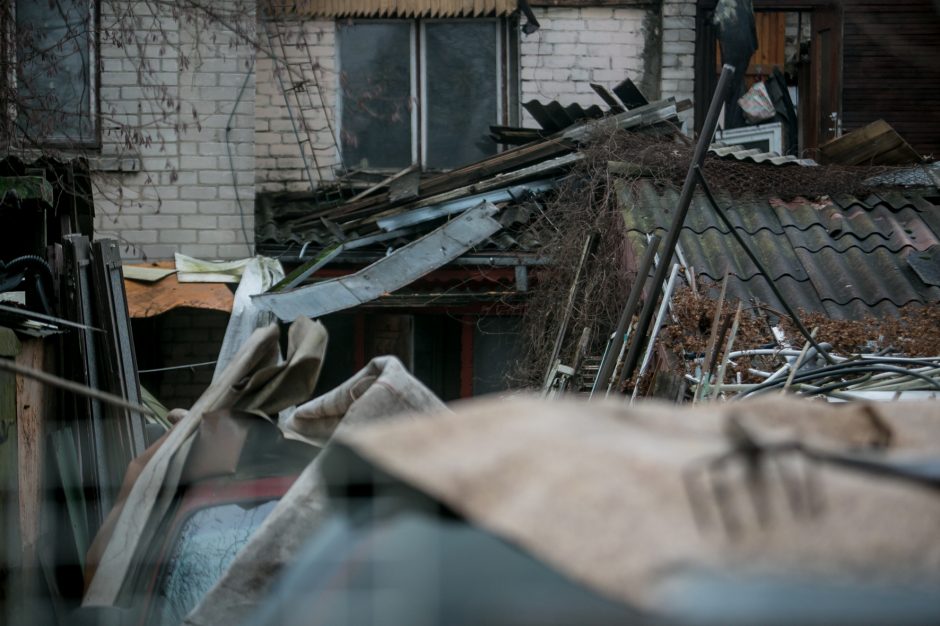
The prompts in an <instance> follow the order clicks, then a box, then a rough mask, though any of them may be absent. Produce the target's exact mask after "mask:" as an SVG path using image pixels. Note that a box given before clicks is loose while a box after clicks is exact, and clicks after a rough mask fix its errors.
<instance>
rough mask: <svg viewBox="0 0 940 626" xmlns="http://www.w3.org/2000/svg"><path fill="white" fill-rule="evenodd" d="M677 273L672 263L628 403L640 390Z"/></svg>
mask: <svg viewBox="0 0 940 626" xmlns="http://www.w3.org/2000/svg"><path fill="white" fill-rule="evenodd" d="M678 275H679V264H678V263H673V265H672V272H670V274H669V281H668V282H667V283H666V289H665V291H663V303H662V304H661V305H660V306H659V313H658V314H657V315H656V321H655V322H654V323H653V331H652V332H651V333H650V340H649V342H648V343H647V344H646V353H645V354H644V355H643V362H642V363H640V373H639V374H637V377H636V385H634V386H633V396H632V397H631V398H630V403H631V404H633V402H634V401H635V400H636V396H637V393H638V392H639V390H640V380H641V379H642V378H643V375H644V374H646V368H647V367H649V364H650V360H652V358H653V350H654V349H655V347H656V338H657V337H658V336H659V330H660V329H661V328H662V326H663V320H665V319H666V311H668V310H669V299H670V298H672V291H673V289H675V287H676V276H678Z"/></svg>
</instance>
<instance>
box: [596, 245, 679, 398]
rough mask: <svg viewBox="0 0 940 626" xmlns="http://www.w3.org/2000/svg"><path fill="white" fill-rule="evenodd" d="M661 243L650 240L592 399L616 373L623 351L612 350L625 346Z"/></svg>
mask: <svg viewBox="0 0 940 626" xmlns="http://www.w3.org/2000/svg"><path fill="white" fill-rule="evenodd" d="M661 241H662V237H660V236H659V235H653V238H652V239H650V240H649V242H648V243H647V245H646V252H644V253H643V258H642V259H641V260H640V269H639V271H637V274H636V280H634V281H633V287H631V288H630V295H629V296H628V297H627V304H626V305H625V306H624V307H623V311H622V312H621V313H620V320H619V321H618V322H617V328H616V330H614V336H613V338H612V339H611V342H610V344H609V346H608V349H607V352H605V353H604V359H603V361H602V362H601V366H600V368H599V369H598V370H597V378H596V379H594V389H592V390H591V397H592V398H593V397H594V392H595V391H597V389H598V385H603V386H602V387H601V389H606V388H607V386H608V381H609V380H610V377H611V375H612V374H613V373H614V369H615V367H616V365H617V360H618V359H619V357H620V354H619V353H620V352H621V350H611V349H610V348H611V347H613V346H614V345H617V343H618V342H619V343H620V344H621V345H623V335H624V333H625V332H627V325H628V324H629V323H630V320H631V319H633V314H634V312H635V311H636V305H637V304H638V303H639V302H640V295H641V294H642V293H643V287H644V286H645V285H646V281H647V279H648V278H649V273H650V268H652V266H653V259H654V258H655V257H656V251H657V250H659V244H660V242H661ZM605 395H606V394H605Z"/></svg>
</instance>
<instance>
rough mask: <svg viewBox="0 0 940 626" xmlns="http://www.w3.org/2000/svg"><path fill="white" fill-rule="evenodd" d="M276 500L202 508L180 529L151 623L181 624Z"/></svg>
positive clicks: (160, 584)
mask: <svg viewBox="0 0 940 626" xmlns="http://www.w3.org/2000/svg"><path fill="white" fill-rule="evenodd" d="M276 504H277V500H267V501H263V502H250V503H242V502H239V503H232V504H223V505H219V506H211V507H206V508H204V509H199V510H198V511H196V512H195V513H193V514H192V515H191V516H190V517H189V518H188V519H187V520H186V521H185V522H184V523H183V525H182V527H181V528H180V531H179V534H178V536H177V538H176V542H175V544H174V545H173V548H172V550H171V551H170V552H169V556H168V559H167V564H166V568H165V569H164V570H163V573H162V575H161V576H160V580H159V581H158V583H157V588H156V593H155V602H156V606H155V610H154V611H153V613H152V614H151V619H150V622H149V623H150V624H151V625H154V626H156V625H158V624H159V625H170V624H179V623H180V622H182V621H183V618H184V617H186V614H187V613H189V612H190V611H191V610H193V608H195V606H196V605H197V604H198V603H199V601H200V600H201V599H202V598H203V597H204V596H205V595H206V593H207V592H208V591H209V589H210V588H211V587H212V585H214V584H215V583H216V581H217V580H219V578H221V576H222V574H223V573H224V572H225V570H226V569H227V568H228V566H229V565H230V564H231V562H232V560H233V559H234V558H235V555H236V554H238V552H239V550H241V549H242V548H243V547H244V546H245V544H246V543H248V538H249V537H250V536H251V534H252V533H253V532H254V531H255V529H256V528H258V526H260V525H261V522H263V521H264V518H265V517H267V516H268V513H270V512H271V510H272V509H273V508H274V506H275V505H276Z"/></svg>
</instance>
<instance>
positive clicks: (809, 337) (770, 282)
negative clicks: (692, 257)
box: [694, 165, 835, 365]
mask: <svg viewBox="0 0 940 626" xmlns="http://www.w3.org/2000/svg"><path fill="white" fill-rule="evenodd" d="M694 169H695V175H696V176H697V177H698V182H699V184H700V185H701V186H702V191H704V192H705V197H706V198H708V202H709V204H711V205H712V209H713V210H714V211H715V214H716V215H717V216H718V217H719V219H721V221H722V222H723V223H724V225H725V226H726V227H727V228H728V230H729V231H730V232H731V236H732V237H734V239H735V241H737V242H738V245H740V246H741V248H743V249H744V252H745V253H746V254H747V256H748V257H749V258H750V259H751V261H753V262H754V265H755V266H756V267H757V271H759V272H760V273H761V276H763V277H764V279H765V280H766V281H767V284H768V285H769V286H770V290H771V291H773V292H774V295H775V296H776V297H777V300H779V301H780V304H781V305H782V306H783V308H784V310H785V311H786V312H787V315H789V316H790V319H792V320H793V323H794V324H795V325H796V327H797V329H798V330H799V331H800V334H801V335H803V337H804V338H805V339H806V341H808V342H809V344H810V345H811V346H813V348H815V349H816V352H818V353H819V354H821V355H822V356H823V358H824V359H826V363H829V364H830V365H832V364H834V363H835V361H834V360H833V359H832V357H831V356H829V352H827V351H826V350H824V349H823V348H822V346H820V345H819V343H818V342H817V341H816V339H815V338H814V337H813V336H812V334H811V333H810V332H809V329H808V328H806V326H805V325H804V324H803V321H802V320H800V316H799V315H797V314H796V311H794V310H793V307H791V306H790V303H789V302H787V301H786V299H784V297H783V294H782V293H780V290H779V289H778V288H777V285H776V283H774V281H773V279H772V278H771V277H770V273H769V272H768V271H767V268H766V267H764V264H763V263H761V262H760V259H758V258H757V255H756V254H754V251H753V250H751V247H750V246H749V245H747V242H745V241H744V237H742V236H741V233H739V232H738V229H737V228H735V227H734V224H732V223H731V220H730V219H729V218H728V215H727V213H725V211H724V209H722V208H721V207H720V206H718V201H717V200H716V199H715V196H714V195H713V194H712V190H711V189H710V188H709V186H708V181H706V180H705V174H703V173H702V168H701V167H699V166H698V165H696V166H695V168H694Z"/></svg>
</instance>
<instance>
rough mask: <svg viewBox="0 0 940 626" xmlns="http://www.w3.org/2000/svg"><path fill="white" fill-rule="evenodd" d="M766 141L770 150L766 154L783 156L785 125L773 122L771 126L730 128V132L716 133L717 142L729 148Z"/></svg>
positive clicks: (720, 131) (721, 131)
mask: <svg viewBox="0 0 940 626" xmlns="http://www.w3.org/2000/svg"><path fill="white" fill-rule="evenodd" d="M765 140H766V141H767V145H768V149H767V150H764V152H776V153H777V154H783V124H782V123H780V122H773V123H771V124H759V125H757V126H743V127H741V128H729V129H728V130H719V131H718V132H716V133H715V141H716V142H721V143H723V144H725V145H727V146H736V145H741V144H746V143H753V142H755V141H765Z"/></svg>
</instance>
